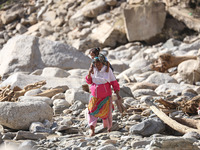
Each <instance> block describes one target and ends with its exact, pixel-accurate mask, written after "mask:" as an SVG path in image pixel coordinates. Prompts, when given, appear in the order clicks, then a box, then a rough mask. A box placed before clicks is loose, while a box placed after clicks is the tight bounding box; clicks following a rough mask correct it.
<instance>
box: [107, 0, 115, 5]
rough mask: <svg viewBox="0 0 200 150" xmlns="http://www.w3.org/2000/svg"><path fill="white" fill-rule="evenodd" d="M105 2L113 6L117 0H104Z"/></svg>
mask: <svg viewBox="0 0 200 150" xmlns="http://www.w3.org/2000/svg"><path fill="white" fill-rule="evenodd" d="M105 2H106V4H107V5H109V6H115V5H116V4H117V0H105Z"/></svg>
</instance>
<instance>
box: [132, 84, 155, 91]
mask: <svg viewBox="0 0 200 150" xmlns="http://www.w3.org/2000/svg"><path fill="white" fill-rule="evenodd" d="M157 87H158V85H156V84H153V83H148V82H140V83H136V84H134V85H133V86H132V87H131V91H132V92H134V91H135V90H138V89H151V90H155V89H156V88H157Z"/></svg>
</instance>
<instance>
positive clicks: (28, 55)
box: [0, 35, 91, 75]
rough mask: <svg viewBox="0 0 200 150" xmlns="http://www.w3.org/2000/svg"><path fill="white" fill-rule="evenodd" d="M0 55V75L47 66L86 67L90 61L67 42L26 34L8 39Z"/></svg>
mask: <svg viewBox="0 0 200 150" xmlns="http://www.w3.org/2000/svg"><path fill="white" fill-rule="evenodd" d="M11 43H12V44H11ZM11 45H12V46H11ZM8 54H9V55H8ZM12 55H14V56H12ZM0 56H1V59H0V63H1V66H0V70H1V71H0V74H1V75H3V74H8V73H11V72H16V71H28V72H33V71H34V70H36V69H38V68H45V67H47V66H52V67H58V68H61V69H72V68H85V69H86V68H89V65H90V62H91V60H90V58H89V57H87V56H85V54H83V53H82V52H79V51H77V50H76V49H75V48H73V47H71V46H69V45H67V44H63V43H60V42H55V41H49V40H46V39H42V38H38V37H34V36H27V35H18V36H15V37H13V38H12V39H10V40H9V41H8V42H7V44H6V45H5V46H4V47H3V49H2V50H1V51H0Z"/></svg>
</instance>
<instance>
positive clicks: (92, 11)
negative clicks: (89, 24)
mask: <svg viewBox="0 0 200 150" xmlns="http://www.w3.org/2000/svg"><path fill="white" fill-rule="evenodd" d="M106 10H107V5H106V3H105V1H103V0H98V1H97V0H96V1H93V2H90V3H88V4H87V5H85V6H84V7H83V15H84V16H85V17H89V18H94V17H96V16H98V15H99V14H101V13H103V12H105V11H106Z"/></svg>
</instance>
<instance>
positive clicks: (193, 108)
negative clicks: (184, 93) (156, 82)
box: [181, 95, 200, 115]
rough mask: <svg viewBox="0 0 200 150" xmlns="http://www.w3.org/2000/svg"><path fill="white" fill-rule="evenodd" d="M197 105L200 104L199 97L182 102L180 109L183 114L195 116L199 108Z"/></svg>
mask: <svg viewBox="0 0 200 150" xmlns="http://www.w3.org/2000/svg"><path fill="white" fill-rule="evenodd" d="M199 104H200V95H197V96H195V97H193V98H192V99H191V100H189V101H186V102H185V101H182V102H181V108H182V111H183V112H185V113H187V114H190V115H195V114H197V108H198V107H199Z"/></svg>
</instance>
